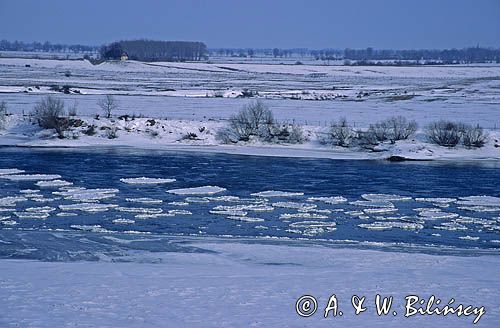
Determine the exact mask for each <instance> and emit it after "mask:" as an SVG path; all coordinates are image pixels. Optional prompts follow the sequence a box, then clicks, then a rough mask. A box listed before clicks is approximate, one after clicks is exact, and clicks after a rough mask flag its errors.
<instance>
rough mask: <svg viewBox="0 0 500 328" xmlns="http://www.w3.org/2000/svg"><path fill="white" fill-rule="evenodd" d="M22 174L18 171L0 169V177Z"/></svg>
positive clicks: (22, 171) (21, 171)
mask: <svg viewBox="0 0 500 328" xmlns="http://www.w3.org/2000/svg"><path fill="white" fill-rule="evenodd" d="M24 172H25V171H24V170H19V169H0V175H9V174H19V173H24Z"/></svg>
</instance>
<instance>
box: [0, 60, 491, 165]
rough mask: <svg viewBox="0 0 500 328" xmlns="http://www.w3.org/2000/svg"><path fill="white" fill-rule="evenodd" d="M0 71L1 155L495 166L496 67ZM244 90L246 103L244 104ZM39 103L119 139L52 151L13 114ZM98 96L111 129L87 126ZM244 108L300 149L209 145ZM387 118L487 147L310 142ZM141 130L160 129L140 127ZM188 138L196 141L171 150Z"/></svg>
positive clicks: (80, 66)
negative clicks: (287, 131)
mask: <svg viewBox="0 0 500 328" xmlns="http://www.w3.org/2000/svg"><path fill="white" fill-rule="evenodd" d="M0 68H1V69H2V74H0V101H5V102H6V103H7V106H8V111H9V112H10V113H14V114H16V115H19V116H16V115H15V116H13V117H11V118H10V121H11V122H10V125H9V127H10V128H9V129H8V130H7V133H5V132H3V135H1V136H0V142H1V144H3V145H22V146H84V145H90V146H95V145H106V146H110V145H120V146H123V145H129V146H139V147H147V148H151V147H160V148H166V147H170V148H175V149H179V148H183V149H184V148H185V149H191V150H199V149H200V147H201V146H203V147H202V148H201V149H204V150H207V151H219V152H231V153H240V154H258V155H266V154H277V155H280V156H286V155H288V156H307V157H330V158H386V157H389V156H391V155H401V156H408V157H410V158H416V159H445V158H455V159H457V158H470V159H484V158H488V159H491V158H494V159H498V158H499V153H500V152H499V151H498V148H497V147H495V145H497V146H498V139H499V137H498V128H500V119H499V117H500V115H498V110H499V104H500V66H499V65H494V64H491V65H470V66H458V65H457V66H421V67H346V66H322V65H310V64H309V65H279V64H259V63H255V62H250V63H231V62H228V63H142V62H134V61H127V62H106V63H103V64H100V65H92V64H90V63H89V62H88V61H84V60H71V61H70V60H42V59H22V58H0ZM64 85H67V86H68V87H69V94H65V93H63V92H61V91H56V90H59V89H58V88H61V87H62V86H64ZM54 86H56V88H55V87H54ZM245 90H246V91H247V92H250V93H251V94H252V97H251V98H248V97H247V96H245V95H248V93H245ZM47 94H53V95H56V96H57V97H59V98H61V99H63V100H64V101H65V102H66V104H67V105H68V106H72V105H73V104H74V103H75V102H76V104H77V112H78V116H79V117H81V118H82V119H83V120H84V121H85V122H86V124H87V125H91V124H94V125H96V126H97V127H98V128H101V127H104V128H106V127H114V126H116V127H117V128H118V129H119V130H122V131H119V132H118V136H119V137H118V138H117V139H114V140H106V138H99V137H86V136H83V135H81V133H80V135H79V136H78V140H62V141H60V140H52V139H50V138H49V136H48V135H46V134H45V133H38V131H36V129H34V128H33V127H30V126H29V124H27V123H26V122H23V120H22V114H28V113H29V112H31V111H32V109H33V107H34V105H35V103H36V102H37V101H39V100H40V99H41V98H42V97H43V96H44V95H47ZM103 94H113V95H115V97H116V99H117V101H118V109H117V110H116V111H115V113H114V115H115V119H113V120H112V121H111V122H109V121H107V120H105V119H104V120H103V119H101V120H100V121H96V120H95V119H94V118H93V117H94V116H95V115H96V114H101V116H102V113H101V110H100V109H99V106H98V105H97V102H98V100H99V99H100V98H102V95H103ZM255 99H261V100H263V101H264V102H265V104H266V105H267V106H268V107H269V108H270V109H271V110H272V111H273V113H274V115H275V118H276V119H277V120H278V121H279V122H289V123H290V122H295V123H299V124H302V125H303V126H304V130H305V134H306V135H307V136H308V138H309V142H307V143H306V144H303V145H298V146H297V145H295V146H278V147H276V146H270V145H268V144H260V143H247V144H245V145H243V146H242V145H238V146H225V145H221V144H220V142H219V141H218V140H216V139H215V134H216V132H217V131H218V130H219V129H220V128H221V127H223V126H224V125H225V124H226V120H227V118H228V117H229V116H231V115H233V114H234V113H236V112H237V111H238V110H240V109H241V108H242V107H243V106H244V105H246V104H248V103H249V102H251V101H254V100H255ZM120 115H138V116H141V117H144V119H136V120H135V121H133V122H123V121H118V120H117V119H116V117H117V116H120ZM394 115H402V116H404V117H406V118H407V119H413V120H416V121H417V123H419V125H420V127H421V130H423V129H424V128H425V126H426V125H427V124H429V123H430V122H433V121H436V120H439V119H450V118H452V119H454V120H457V121H461V122H464V123H469V124H480V125H481V126H482V127H483V128H485V129H488V130H489V131H490V132H489V133H490V137H491V138H490V139H489V142H488V144H487V146H486V147H484V148H483V149H480V150H465V149H463V148H460V147H458V148H457V149H454V150H449V149H445V148H442V147H435V146H432V145H429V144H426V143H425V140H423V139H424V138H423V136H421V135H420V136H419V135H418V134H417V136H416V137H415V138H414V140H413V141H409V142H402V143H399V144H398V145H396V146H390V147H386V148H389V151H387V152H383V153H375V154H367V153H359V152H358V151H352V150H345V149H332V148H331V147H324V146H321V145H319V143H318V135H319V136H321V134H322V133H324V132H325V131H327V129H328V128H327V127H328V126H329V125H330V123H331V122H332V121H334V120H338V119H339V118H340V117H346V118H347V119H348V121H349V122H350V123H351V124H352V125H353V126H354V127H356V128H367V127H368V126H369V124H372V123H374V122H376V121H378V120H381V119H384V118H387V117H390V116H394ZM146 118H153V119H155V120H157V122H159V123H160V124H159V125H156V126H149V125H148V124H147V121H148V119H146ZM158 119H162V120H158ZM200 129H203V131H200ZM0 133H1V132H0ZM189 133H194V134H196V135H197V138H194V139H195V140H185V139H183V138H184V137H185V136H186V135H188V134H189ZM151 134H154V137H152V136H151ZM75 138H77V137H76V136H75ZM191 139H193V138H191ZM188 146H190V147H188ZM193 146H196V147H193Z"/></svg>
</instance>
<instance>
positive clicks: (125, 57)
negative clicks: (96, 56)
mask: <svg viewBox="0 0 500 328" xmlns="http://www.w3.org/2000/svg"><path fill="white" fill-rule="evenodd" d="M120 60H121V61H125V60H128V55H127V53H126V52H124V53H122V55H121V56H120Z"/></svg>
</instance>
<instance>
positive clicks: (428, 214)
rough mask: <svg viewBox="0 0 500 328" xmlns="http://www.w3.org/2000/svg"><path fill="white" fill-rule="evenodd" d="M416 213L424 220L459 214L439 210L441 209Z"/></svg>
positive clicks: (449, 217) (452, 216) (447, 217)
mask: <svg viewBox="0 0 500 328" xmlns="http://www.w3.org/2000/svg"><path fill="white" fill-rule="evenodd" d="M418 215H419V216H421V217H422V218H423V219H426V220H437V219H452V218H456V217H458V216H459V215H458V214H457V213H448V212H441V211H435V210H432V211H421V212H420V213H418Z"/></svg>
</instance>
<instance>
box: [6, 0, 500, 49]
mask: <svg viewBox="0 0 500 328" xmlns="http://www.w3.org/2000/svg"><path fill="white" fill-rule="evenodd" d="M133 38H149V39H159V40H199V41H204V42H205V43H206V44H207V45H208V46H209V47H254V48H265V47H278V48H292V47H307V48H340V49H342V48H346V47H350V48H366V47H374V48H396V49H404V48H452V47H457V48H462V47H466V46H475V45H477V44H479V45H480V46H489V47H500V0H432V1H431V0H413V1H405V0H399V1H397V0H342V1H336V0H309V1H306V0H286V1H281V0H275V1H273V0H267V1H263V0H246V1H241V0H233V1H228V0H212V1H202V0H183V1H180V0H179V1H159V0H133V1H131V0H121V1H116V0H109V1H106V0H99V1H96V0H85V1H74V0H45V1H40V0H38V1H35V0H0V39H7V40H21V41H45V40H48V41H51V42H61V43H81V44H89V45H100V44H102V43H107V42H111V41H114V40H118V39H133Z"/></svg>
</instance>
